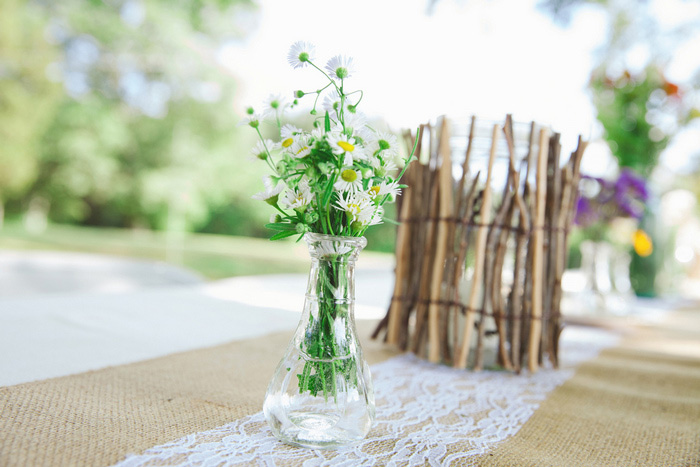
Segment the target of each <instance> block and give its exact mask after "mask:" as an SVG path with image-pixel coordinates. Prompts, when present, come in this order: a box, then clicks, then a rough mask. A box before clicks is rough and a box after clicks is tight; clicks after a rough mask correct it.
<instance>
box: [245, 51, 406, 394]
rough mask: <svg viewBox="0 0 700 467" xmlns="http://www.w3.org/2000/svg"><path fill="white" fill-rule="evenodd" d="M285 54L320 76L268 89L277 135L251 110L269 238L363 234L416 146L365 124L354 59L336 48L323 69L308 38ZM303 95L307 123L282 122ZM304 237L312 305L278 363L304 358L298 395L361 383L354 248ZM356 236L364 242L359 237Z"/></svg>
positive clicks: (391, 195)
mask: <svg viewBox="0 0 700 467" xmlns="http://www.w3.org/2000/svg"><path fill="white" fill-rule="evenodd" d="M289 61H290V63H291V64H292V66H293V67H294V68H302V67H312V68H315V69H316V70H318V71H319V72H320V73H321V74H322V75H323V77H324V78H325V80H324V83H323V85H322V86H320V87H319V88H318V89H316V90H314V91H310V92H306V91H296V92H295V93H294V99H293V101H292V103H291V104H289V105H287V104H286V103H285V101H284V99H282V98H280V97H271V98H270V100H269V101H268V103H267V109H266V111H265V113H264V116H267V117H269V118H270V119H272V120H274V123H275V124H276V126H277V129H278V131H279V140H278V141H271V140H269V139H265V138H264V137H263V134H262V132H261V131H260V125H261V123H262V121H263V116H262V115H259V114H257V113H256V112H255V111H254V110H253V109H248V116H247V119H246V123H247V124H248V125H249V126H251V127H252V128H254V129H255V131H256V132H257V133H258V136H260V141H259V142H258V144H257V145H256V146H255V148H254V149H253V153H254V155H255V157H257V158H258V159H261V160H262V161H265V162H266V163H267V165H268V166H269V168H270V170H271V172H272V173H271V175H269V176H267V177H265V179H264V182H265V191H263V192H261V193H258V194H256V195H254V196H253V198H255V199H259V200H262V201H265V202H267V203H269V204H270V205H272V206H273V207H274V208H275V209H276V210H277V211H278V213H277V214H276V215H274V218H273V219H272V221H271V222H270V223H269V224H267V227H269V228H270V229H273V230H275V231H277V232H276V233H275V234H274V235H273V236H272V237H271V239H272V240H277V239H280V238H284V237H290V236H293V235H299V238H301V237H303V236H304V235H305V234H307V233H313V234H323V235H324V236H333V237H332V238H336V239H337V238H338V237H346V238H347V237H362V236H363V234H364V232H365V231H366V230H367V228H368V227H369V226H371V225H375V224H379V223H381V222H382V221H383V215H384V209H383V206H384V204H385V203H387V202H389V201H393V200H394V199H395V198H396V196H397V195H398V194H399V192H400V191H401V188H403V186H402V185H400V184H399V179H400V178H401V176H402V175H403V173H404V171H405V170H406V167H408V163H409V162H410V160H411V159H412V157H413V152H415V145H414V148H413V151H412V152H411V155H410V156H409V157H407V158H406V159H405V160H401V158H400V156H399V149H398V142H397V138H396V136H394V135H392V134H388V133H382V132H377V131H375V130H373V129H372V128H370V127H369V126H367V124H366V121H365V119H364V118H363V117H362V116H361V115H360V114H359V113H358V112H357V106H358V104H359V103H360V101H361V100H362V91H353V92H348V91H347V90H346V88H345V81H346V80H347V79H348V78H349V77H350V75H351V74H352V72H353V67H352V64H353V63H352V59H351V58H347V57H343V56H336V57H333V58H331V59H330V60H329V61H328V63H327V64H326V66H325V69H324V68H320V67H319V66H318V65H316V63H315V62H314V47H313V46H311V45H310V44H308V43H306V42H297V43H296V44H294V45H293V46H292V48H291V50H290V52H289ZM305 96H309V97H311V96H313V98H314V104H313V108H312V110H311V114H312V115H318V117H317V118H316V119H315V120H314V129H313V130H312V131H310V132H309V131H304V130H302V129H300V128H297V127H295V126H293V125H289V124H286V125H283V123H282V117H283V114H284V111H285V110H286V109H287V108H288V107H292V106H296V105H298V102H299V101H298V100H299V99H301V98H303V97H305ZM318 109H322V111H321V112H319V110H318ZM399 164H400V165H402V166H403V170H401V171H399V168H398V165H399ZM358 240H359V239H358ZM307 242H308V243H309V247H310V251H312V250H313V251H312V257H313V258H314V261H312V270H311V273H310V275H309V280H310V281H311V284H312V286H311V287H310V289H309V290H313V291H315V296H314V297H310V296H309V295H308V294H307V300H306V305H305V309H306V307H307V306H308V304H309V303H310V301H313V302H314V303H315V304H316V305H315V306H314V307H313V308H314V310H315V311H314V312H313V313H311V312H309V313H308V314H307V313H305V314H304V317H303V318H302V320H305V321H304V322H305V324H304V333H303V337H302V338H301V339H300V340H301V341H300V344H299V345H300V348H301V350H302V351H303V354H301V355H303V356H300V357H298V358H291V357H288V359H289V360H288V361H287V362H286V363H284V365H283V366H284V367H285V368H286V370H287V371H291V368H292V367H296V365H297V364H298V363H299V361H300V360H303V368H300V369H298V370H297V371H298V374H297V377H298V382H297V384H298V392H299V393H300V394H306V393H308V394H310V395H311V396H312V397H316V396H317V395H322V396H323V397H324V398H326V399H327V398H328V397H333V398H337V397H338V387H339V386H338V384H340V383H339V381H343V383H342V384H341V386H342V387H345V388H348V387H358V384H359V383H358V375H359V374H361V373H362V371H363V370H362V369H359V368H358V363H357V361H356V360H355V359H353V358H348V356H349V355H352V354H353V352H355V351H356V350H353V349H355V348H356V346H355V344H353V343H352V342H353V339H352V338H351V336H350V333H351V331H350V329H351V328H352V326H350V325H349V323H350V322H351V321H352V316H351V315H352V313H351V312H350V306H351V305H352V302H353V300H354V298H353V297H352V293H353V292H352V291H353V290H354V289H353V287H352V284H351V282H352V271H351V269H350V266H349V264H351V263H352V262H354V259H351V258H353V255H356V254H357V253H353V252H352V251H351V250H352V249H351V247H350V246H348V243H349V242H345V241H343V240H340V239H339V240H337V241H334V242H333V243H332V245H333V246H331V247H329V246H325V247H319V246H318V243H317V242H316V241H315V240H313V239H312V237H311V236H309V237H307ZM358 244H361V245H362V246H364V239H362V242H358ZM361 248H362V247H360V249H361ZM314 255H317V256H314ZM358 372H359V373H358ZM339 378H340V379H339ZM359 379H361V378H359Z"/></svg>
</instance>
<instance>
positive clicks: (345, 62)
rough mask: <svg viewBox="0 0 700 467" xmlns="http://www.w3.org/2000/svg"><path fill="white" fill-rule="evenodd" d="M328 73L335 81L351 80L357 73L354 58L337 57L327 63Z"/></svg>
mask: <svg viewBox="0 0 700 467" xmlns="http://www.w3.org/2000/svg"><path fill="white" fill-rule="evenodd" d="M326 71H328V74H329V75H330V76H331V78H334V79H338V80H343V79H345V78H349V77H350V76H351V75H352V73H353V72H354V71H355V66H354V65H353V62H352V57H346V56H345V55H336V56H335V57H333V58H331V59H330V60H328V63H326Z"/></svg>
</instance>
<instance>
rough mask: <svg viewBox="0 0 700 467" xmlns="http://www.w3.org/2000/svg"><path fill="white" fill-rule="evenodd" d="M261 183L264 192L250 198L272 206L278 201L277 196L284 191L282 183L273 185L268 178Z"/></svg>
mask: <svg viewBox="0 0 700 467" xmlns="http://www.w3.org/2000/svg"><path fill="white" fill-rule="evenodd" d="M263 183H264V184H265V190H264V191H261V192H260V193H256V194H254V195H253V196H252V198H253V199H256V200H259V201H265V202H266V203H268V204H271V205H273V206H274V205H275V204H277V201H278V200H279V194H280V193H282V190H284V183H277V184H275V183H274V182H273V181H272V179H271V178H270V177H264V178H263Z"/></svg>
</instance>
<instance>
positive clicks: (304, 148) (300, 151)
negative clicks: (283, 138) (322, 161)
mask: <svg viewBox="0 0 700 467" xmlns="http://www.w3.org/2000/svg"><path fill="white" fill-rule="evenodd" d="M307 149H309V147H308V146H304V147H303V148H301V149H299V150H298V151H297V155H299V154H301V153H302V152H304V151H306V150H307Z"/></svg>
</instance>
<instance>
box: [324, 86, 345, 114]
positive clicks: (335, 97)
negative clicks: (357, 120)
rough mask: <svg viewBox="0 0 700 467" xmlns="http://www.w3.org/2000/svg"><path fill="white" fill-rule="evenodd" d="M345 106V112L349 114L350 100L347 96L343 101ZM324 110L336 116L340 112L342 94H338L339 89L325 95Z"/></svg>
mask: <svg viewBox="0 0 700 467" xmlns="http://www.w3.org/2000/svg"><path fill="white" fill-rule="evenodd" d="M343 106H344V109H343V110H344V113H345V114H346V115H347V114H349V113H351V112H350V109H349V106H350V102H349V101H348V99H347V98H346V99H345V101H344V102H343ZM322 107H323V110H325V111H326V112H329V113H330V114H331V115H333V116H336V117H337V115H338V114H339V110H340V94H338V91H336V90H335V89H333V90H331V91H329V92H327V93H326V95H325V97H324V98H323V106H322Z"/></svg>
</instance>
